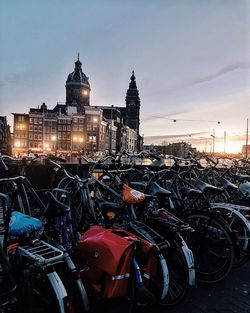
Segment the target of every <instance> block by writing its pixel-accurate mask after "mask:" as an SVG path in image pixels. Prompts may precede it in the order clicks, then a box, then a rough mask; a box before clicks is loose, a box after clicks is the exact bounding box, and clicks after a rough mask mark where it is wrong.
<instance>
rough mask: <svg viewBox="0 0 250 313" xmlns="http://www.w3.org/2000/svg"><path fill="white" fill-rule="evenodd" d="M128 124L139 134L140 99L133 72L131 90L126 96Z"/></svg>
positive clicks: (129, 89) (130, 83)
mask: <svg viewBox="0 0 250 313" xmlns="http://www.w3.org/2000/svg"><path fill="white" fill-rule="evenodd" d="M126 109H127V112H126V124H127V125H128V126H129V127H130V128H132V129H134V130H136V131H137V133H139V127H140V97H139V91H138V89H137V86H136V81H135V72H134V70H133V71H132V76H131V77H130V82H129V88H128V90H127V94H126Z"/></svg>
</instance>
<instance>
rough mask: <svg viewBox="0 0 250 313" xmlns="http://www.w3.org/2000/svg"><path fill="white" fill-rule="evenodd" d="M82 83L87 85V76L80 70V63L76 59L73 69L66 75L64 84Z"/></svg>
mask: <svg viewBox="0 0 250 313" xmlns="http://www.w3.org/2000/svg"><path fill="white" fill-rule="evenodd" d="M71 84H83V85H87V86H89V78H88V77H87V76H86V75H85V74H84V73H83V71H82V63H81V62H80V61H79V56H78V60H77V61H76V62H75V69H74V71H73V72H72V73H70V74H69V75H68V78H67V81H66V85H71Z"/></svg>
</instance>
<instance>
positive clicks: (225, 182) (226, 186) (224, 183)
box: [220, 177, 238, 190]
mask: <svg viewBox="0 0 250 313" xmlns="http://www.w3.org/2000/svg"><path fill="white" fill-rule="evenodd" d="M220 183H221V185H222V188H223V189H226V190H230V189H231V190H237V189H238V187H237V186H236V185H235V184H233V183H231V182H230V181H229V180H228V179H226V178H223V177H222V178H220Z"/></svg>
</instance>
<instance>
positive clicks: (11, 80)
mask: <svg viewBox="0 0 250 313" xmlns="http://www.w3.org/2000/svg"><path fill="white" fill-rule="evenodd" d="M27 77H30V73H28V72H27V71H25V72H20V73H10V74H8V75H6V76H5V77H4V78H3V79H2V80H1V81H0V88H4V87H5V86H7V85H9V84H16V83H19V82H20V81H23V80H27Z"/></svg>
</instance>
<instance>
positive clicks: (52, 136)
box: [51, 135, 57, 155]
mask: <svg viewBox="0 0 250 313" xmlns="http://www.w3.org/2000/svg"><path fill="white" fill-rule="evenodd" d="M56 139H57V138H56V135H51V141H53V142H54V143H53V147H54V150H55V155H56V150H57V141H56ZM54 145H55V146H54Z"/></svg>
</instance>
